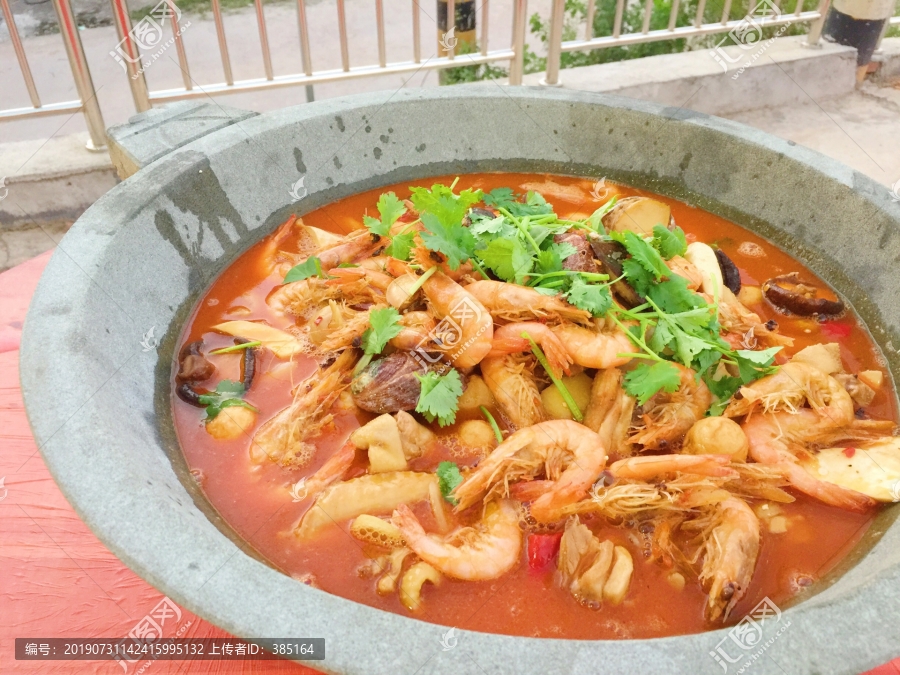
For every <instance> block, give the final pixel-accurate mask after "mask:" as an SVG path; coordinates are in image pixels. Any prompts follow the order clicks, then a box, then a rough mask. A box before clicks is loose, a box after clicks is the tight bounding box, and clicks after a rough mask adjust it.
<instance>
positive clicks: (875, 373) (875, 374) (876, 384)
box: [857, 370, 884, 391]
mask: <svg viewBox="0 0 900 675" xmlns="http://www.w3.org/2000/svg"><path fill="white" fill-rule="evenodd" d="M857 377H858V378H859V381H860V382H862V383H863V384H865V385H868V386H870V387H871V388H872V389H873V390H875V391H878V390H879V389H881V385H882V384H884V373H882V372H881V371H880V370H864V371H862V372H861V373H860V374H859V375H857Z"/></svg>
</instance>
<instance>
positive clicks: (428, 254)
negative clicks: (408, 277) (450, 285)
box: [410, 239, 474, 281]
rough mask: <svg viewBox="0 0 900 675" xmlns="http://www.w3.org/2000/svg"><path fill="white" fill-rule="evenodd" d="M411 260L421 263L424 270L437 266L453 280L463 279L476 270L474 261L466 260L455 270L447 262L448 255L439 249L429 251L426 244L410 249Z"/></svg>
mask: <svg viewBox="0 0 900 675" xmlns="http://www.w3.org/2000/svg"><path fill="white" fill-rule="evenodd" d="M417 240H418V239H417ZM410 260H411V261H412V262H414V263H416V264H417V265H419V266H420V267H421V268H422V269H423V270H427V269H430V268H432V267H437V268H438V269H439V270H440V271H441V272H443V273H444V274H445V275H446V276H448V277H450V278H451V279H453V281H462V280H463V279H464V278H465V277H467V276H469V275H470V274H472V272H473V271H474V268H473V267H472V263H470V262H464V263H462V264H460V266H459V267H457V268H456V269H455V270H454V269H452V268H451V267H450V265H449V264H448V263H447V257H446V256H444V255H443V254H441V253H438V252H437V251H429V250H428V249H427V248H425V246H424V245H420V246H415V247H413V249H412V250H411V251H410Z"/></svg>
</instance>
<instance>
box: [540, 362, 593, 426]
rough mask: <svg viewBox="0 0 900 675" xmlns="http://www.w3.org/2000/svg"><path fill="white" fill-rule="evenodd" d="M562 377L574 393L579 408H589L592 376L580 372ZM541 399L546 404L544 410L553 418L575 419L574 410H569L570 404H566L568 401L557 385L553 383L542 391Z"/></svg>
mask: <svg viewBox="0 0 900 675" xmlns="http://www.w3.org/2000/svg"><path fill="white" fill-rule="evenodd" d="M561 379H562V383H563V384H564V385H565V387H566V389H568V390H569V393H570V394H572V398H573V399H575V403H576V404H577V405H578V409H579V410H580V411H581V412H584V411H585V410H587V407H588V405H589V404H590V402H591V386H592V384H593V381H592V380H591V378H590V377H589V376H588V375H587V374H585V373H579V374H578V375H571V376H568V377H563V378H561ZM541 401H542V402H543V404H544V410H546V411H547V414H548V415H549V416H550V417H551V418H552V419H555V420H571V419H574V418H573V417H572V411H571V410H569V406H567V405H566V402H565V400H564V399H563V397H562V394H561V393H560V391H559V389H557V388H556V385H553V384H551V385H550V386H549V387H547V388H546V389H544V390H543V391H542V392H541Z"/></svg>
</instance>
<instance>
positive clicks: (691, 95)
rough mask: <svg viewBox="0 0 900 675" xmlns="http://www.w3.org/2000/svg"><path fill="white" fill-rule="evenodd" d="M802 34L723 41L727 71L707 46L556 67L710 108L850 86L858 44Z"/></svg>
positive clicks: (839, 92) (778, 101)
mask: <svg viewBox="0 0 900 675" xmlns="http://www.w3.org/2000/svg"><path fill="white" fill-rule="evenodd" d="M805 39H806V38H805V36H793V37H785V38H775V39H772V40H770V41H769V40H767V41H765V42H763V43H762V44H760V45H759V46H755V47H754V48H752V49H743V48H742V47H736V46H731V47H726V48H724V49H722V52H723V53H724V56H720V58H721V59H722V61H724V62H725V64H726V65H727V68H728V69H727V71H725V70H723V68H724V66H723V65H720V63H719V62H717V61H716V59H715V58H713V56H712V55H711V50H709V49H704V50H698V51H694V52H683V53H680V54H664V55H660V56H648V57H646V58H642V59H633V60H630V61H616V62H614V63H604V64H600V65H596V66H585V67H583V68H572V69H570V70H563V71H561V72H560V80H561V82H562V86H563V87H564V88H567V89H579V90H582V91H591V92H599V93H606V94H619V95H621V96H630V97H632V98H638V99H643V100H645V101H653V102H655V103H661V104H663V105H672V106H677V107H682V106H683V107H685V108H690V109H691V110H697V111H699V112H704V113H707V114H710V115H727V114H729V113H735V112H740V111H743V110H753V109H756V108H769V107H779V106H785V105H793V104H798V103H808V102H809V101H810V98H812V99H814V100H817V101H821V100H825V99H830V98H838V97H840V96H845V95H847V94H850V93H851V92H852V91H853V90H854V87H855V84H856V50H855V49H854V48H852V47H845V46H842V45H836V44H828V43H822V46H821V47H820V48H816V49H810V48H807V47H802V46H801V42H803V41H804V40H805ZM885 42H888V41H887V40H885ZM732 61H733V62H732ZM742 68H743V70H741V69H742ZM543 77H544V74H543V73H535V74H532V75H527V76H526V77H525V84H540V80H541V78H543Z"/></svg>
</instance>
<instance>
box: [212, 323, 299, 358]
mask: <svg viewBox="0 0 900 675" xmlns="http://www.w3.org/2000/svg"><path fill="white" fill-rule="evenodd" d="M213 329H215V330H217V331H220V332H222V333H227V334H228V335H234V336H235V337H242V338H244V339H246V340H252V341H254V342H255V341H259V342H262V345H263V347H265V348H266V349H268V350H269V351H271V352H272V353H273V354H275V356H277V357H278V358H279V359H289V358H291V356H293V355H294V354H299V353H301V352H303V351H304V349H303V343H301V342H300V341H299V340H298V339H297V338H295V337H294V336H293V335H291V334H290V333H287V332H285V331H283V330H279V329H278V328H273V327H272V326H270V325H269V324H267V323H258V322H256V321H226V322H225V323H220V324H218V325H216V326H213Z"/></svg>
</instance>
